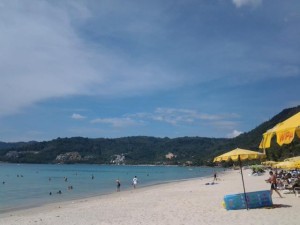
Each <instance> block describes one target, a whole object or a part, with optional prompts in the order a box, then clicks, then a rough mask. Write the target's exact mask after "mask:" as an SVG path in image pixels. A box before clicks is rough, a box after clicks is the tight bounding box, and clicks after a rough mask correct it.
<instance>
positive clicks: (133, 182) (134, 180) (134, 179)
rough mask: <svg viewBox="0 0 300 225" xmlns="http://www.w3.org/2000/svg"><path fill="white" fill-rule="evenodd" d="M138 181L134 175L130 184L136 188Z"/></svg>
mask: <svg viewBox="0 0 300 225" xmlns="http://www.w3.org/2000/svg"><path fill="white" fill-rule="evenodd" d="M137 183H138V179H137V177H136V176H134V178H133V179H132V185H133V188H134V189H136V185H137Z"/></svg>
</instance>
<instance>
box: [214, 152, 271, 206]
mask: <svg viewBox="0 0 300 225" xmlns="http://www.w3.org/2000/svg"><path fill="white" fill-rule="evenodd" d="M265 157H266V155H265V154H263V153H260V152H255V151H250V150H247V149H241V148H236V149H234V150H232V151H230V152H227V153H224V154H222V155H220V156H217V157H215V158H214V162H222V161H229V160H232V161H239V165H240V169H241V176H242V182H243V188H244V197H245V203H246V207H247V210H248V208H249V207H248V202H247V197H246V189H245V183H244V177H243V171H242V163H241V161H244V160H253V159H263V158H265Z"/></svg>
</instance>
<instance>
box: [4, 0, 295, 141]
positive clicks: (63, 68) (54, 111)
mask: <svg viewBox="0 0 300 225" xmlns="http://www.w3.org/2000/svg"><path fill="white" fill-rule="evenodd" d="M299 24H300V1H299V0H285V1H282V0H184V1H179V0H172V1H171V0H164V1H161V0H151V1H146V0H129V1H122V0H77V1H76V0H22V1H20V0H0V141H4V142H16V141H31V140H36V141H46V140H52V139H55V138H58V137H61V138H64V137H78V136H81V137H88V138H102V137H104V138H118V137H127V136H154V137H169V138H176V137H184V136H193V137H194V136H199V137H216V138H219V137H224V138H231V137H235V136H237V135H239V134H241V133H243V132H249V131H251V130H252V129H254V128H255V127H257V126H258V125H260V124H261V123H262V122H265V121H267V120H269V119H270V118H272V117H273V116H275V115H276V114H278V113H279V112H281V111H282V110H283V109H285V108H289V107H294V106H297V105H300V97H299V84H300V26H299Z"/></svg>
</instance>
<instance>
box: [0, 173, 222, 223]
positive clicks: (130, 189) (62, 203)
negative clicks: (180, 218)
mask: <svg viewBox="0 0 300 225" xmlns="http://www.w3.org/2000/svg"><path fill="white" fill-rule="evenodd" d="M222 173H224V171H219V172H218V174H222ZM209 177H211V176H203V177H194V178H186V179H178V180H169V181H160V182H158V183H153V184H146V185H139V187H138V188H137V189H136V191H137V190H143V189H147V188H151V187H155V186H160V185H165V184H173V183H174V184H176V183H179V182H184V181H192V180H203V179H209ZM211 179H212V177H211ZM132 190H133V189H132V188H131V187H127V188H125V189H123V190H122V191H121V192H122V193H123V192H130V191H132ZM114 194H118V192H116V191H111V192H107V193H99V194H91V195H90V196H86V197H78V198H74V199H68V200H58V201H56V202H49V203H36V204H32V205H30V206H21V207H16V208H10V209H4V210H1V211H0V219H1V217H2V215H4V214H13V213H15V212H18V211H27V210H31V209H32V210H34V209H38V208H42V207H47V206H51V205H64V204H68V203H69V204H73V203H74V202H82V201H86V200H89V199H94V198H101V197H102V196H109V195H114Z"/></svg>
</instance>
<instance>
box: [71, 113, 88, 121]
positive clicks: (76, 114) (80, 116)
mask: <svg viewBox="0 0 300 225" xmlns="http://www.w3.org/2000/svg"><path fill="white" fill-rule="evenodd" d="M71 118H72V119H75V120H82V119H85V118H86V117H85V116H82V115H80V114H78V113H73V114H72V116H71Z"/></svg>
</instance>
